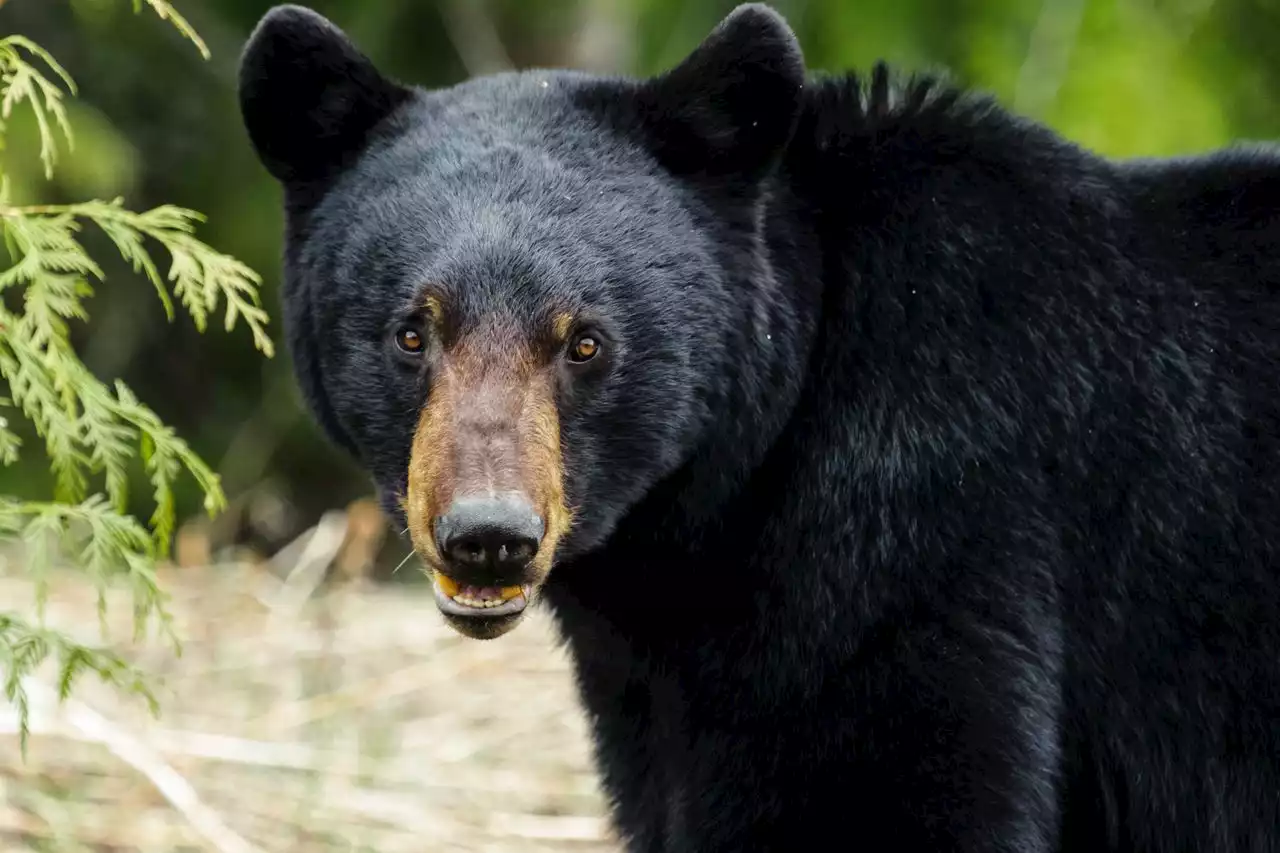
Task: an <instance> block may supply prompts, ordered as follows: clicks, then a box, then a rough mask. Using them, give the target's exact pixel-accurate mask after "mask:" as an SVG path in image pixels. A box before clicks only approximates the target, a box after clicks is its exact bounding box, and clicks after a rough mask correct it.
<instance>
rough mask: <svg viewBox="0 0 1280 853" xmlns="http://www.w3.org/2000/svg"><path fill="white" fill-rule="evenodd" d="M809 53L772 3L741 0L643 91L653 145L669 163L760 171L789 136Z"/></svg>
mask: <svg viewBox="0 0 1280 853" xmlns="http://www.w3.org/2000/svg"><path fill="white" fill-rule="evenodd" d="M804 78H805V70H804V55H803V54H802V53H801V51H800V43H799V42H798V41H797V40H796V37H795V34H794V33H793V32H792V31H791V28H790V27H789V26H787V23H786V21H784V20H783V19H782V16H781V15H779V14H778V13H777V12H775V11H773V10H772V9H770V8H769V7H768V6H765V5H763V4H759V3H749V4H746V5H742V6H739V7H737V8H736V9H734V10H733V12H731V13H730V14H729V16H728V17H726V18H725V19H724V20H723V21H721V22H720V24H719V26H717V27H716V28H715V29H714V30H713V31H712V32H711V34H710V35H709V36H707V38H706V39H705V40H704V41H703V42H702V44H700V45H699V46H698V47H697V48H696V49H695V50H694V51H693V53H691V54H690V55H689V56H688V57H686V58H685V59H684V61H683V62H681V63H680V64H679V65H677V66H676V67H675V68H673V69H671V70H670V71H668V72H666V73H665V74H662V75H660V76H658V77H656V78H654V79H651V80H648V81H646V82H645V83H644V84H643V85H642V86H641V87H640V91H639V92H638V99H639V103H638V106H639V108H640V110H641V117H642V121H643V122H644V124H645V125H646V127H647V128H648V131H649V137H650V140H651V145H652V146H653V148H654V150H655V151H656V153H657V154H658V156H659V159H661V160H662V161H663V162H664V163H665V164H666V165H667V167H668V168H670V169H672V170H673V171H676V172H679V173H701V174H706V175H712V176H727V175H732V174H740V175H743V176H744V177H748V178H758V177H759V176H760V175H761V174H762V173H763V172H764V171H765V170H767V169H768V168H769V167H770V166H771V165H772V163H773V161H774V159H775V157H776V156H777V155H778V154H779V153H780V152H781V150H782V148H783V147H784V146H785V145H786V144H787V141H788V140H789V139H790V136H791V132H792V129H793V127H794V124H795V120H796V117H797V116H798V115H799V112H800V106H801V102H802V101H801V99H802V97H803V89H804Z"/></svg>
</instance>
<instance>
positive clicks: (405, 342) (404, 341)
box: [396, 326, 427, 355]
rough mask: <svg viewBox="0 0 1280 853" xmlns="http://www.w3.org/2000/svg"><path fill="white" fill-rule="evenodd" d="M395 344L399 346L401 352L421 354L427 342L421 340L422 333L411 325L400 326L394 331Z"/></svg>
mask: <svg viewBox="0 0 1280 853" xmlns="http://www.w3.org/2000/svg"><path fill="white" fill-rule="evenodd" d="M396 346H398V347H400V351H401V352H406V353H408V354H409V355H421V354H422V351H423V350H424V349H426V347H427V342H426V341H425V340H423V338H422V333H421V332H419V331H418V330H417V329H415V328H413V327H411V326H401V327H400V330H399V331H397V332H396Z"/></svg>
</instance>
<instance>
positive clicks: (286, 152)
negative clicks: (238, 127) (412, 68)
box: [240, 5, 410, 184]
mask: <svg viewBox="0 0 1280 853" xmlns="http://www.w3.org/2000/svg"><path fill="white" fill-rule="evenodd" d="M409 95H410V92H409V90H408V89H407V88H405V87H403V86H401V85H399V84H398V83H395V82H392V81H391V80H388V79H387V78H385V77H383V76H382V74H380V73H379V72H378V70H377V69H376V68H374V66H373V63H372V62H370V61H369V59H368V57H366V56H365V55H364V54H362V53H361V52H360V51H359V50H357V49H356V47H355V45H353V44H352V43H351V41H350V40H349V39H348V38H347V36H346V34H344V33H343V32H342V31H341V30H339V29H338V28H337V27H336V26H334V25H333V24H332V23H330V22H329V21H328V20H327V19H325V18H324V17H322V16H321V15H318V14H316V13H315V12H312V11H311V10H310V9H304V8H302V7H301V6H292V5H286V6H276V7H275V8H273V9H271V10H270V11H269V12H267V14H266V15H264V16H263V18H262V20H261V21H259V22H258V26H257V27H256V28H255V29H254V31H253V34H252V35H250V36H249V41H248V43H247V44H246V45H245V49H244V53H243V55H242V56H241V58H240V114H241V116H242V117H243V119H244V125H245V129H246V130H248V132H249V138H250V140H251V141H252V143H253V147H254V149H255V150H256V151H257V153H258V157H259V159H260V160H262V164H263V165H264V166H266V168H267V171H269V172H270V173H271V174H272V175H274V176H275V177H276V178H277V179H278V180H280V181H281V182H283V183H286V184H288V183H296V182H305V181H312V180H317V179H322V178H326V177H330V176H331V175H332V174H334V173H335V172H337V171H338V170H340V169H341V168H342V166H343V165H344V164H345V162H346V160H347V158H349V157H350V156H351V155H353V154H356V153H358V152H359V150H360V149H361V147H362V146H363V144H364V142H365V141H366V138H367V136H368V134H369V131H370V130H372V129H373V127H374V125H376V124H377V123H378V122H379V121H381V120H382V119H383V118H385V117H386V116H387V115H388V114H390V113H391V112H392V111H393V110H394V109H395V108H396V107H398V106H399V105H400V104H401V103H403V102H404V101H405V99H407V98H408V97H409Z"/></svg>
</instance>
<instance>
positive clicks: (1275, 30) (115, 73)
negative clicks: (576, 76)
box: [0, 0, 1280, 574]
mask: <svg viewBox="0 0 1280 853" xmlns="http://www.w3.org/2000/svg"><path fill="white" fill-rule="evenodd" d="M270 5H272V4H271V3H270V2H268V0H175V6H177V7H178V8H179V9H180V11H181V12H182V13H184V14H185V15H186V16H187V17H188V18H189V19H190V21H191V22H192V24H193V25H194V26H195V28H196V29H197V30H198V31H199V32H200V33H201V34H202V35H203V37H204V38H205V39H206V41H207V42H208V44H209V46H210V48H211V49H212V52H213V59H212V61H209V62H204V61H202V60H201V59H200V57H199V55H198V54H197V53H196V51H195V50H194V49H193V48H192V47H191V45H190V44H189V43H187V42H185V41H183V40H182V39H181V38H180V37H179V36H178V34H177V33H175V32H174V31H173V29H172V28H171V27H169V26H167V25H165V24H163V23H161V22H158V21H157V20H155V18H154V16H152V15H150V14H144V15H141V16H135V15H134V14H133V6H132V3H131V2H130V0H7V2H4V0H0V30H2V31H3V32H5V33H21V34H23V35H26V36H28V37H30V38H32V39H34V40H35V41H36V42H38V43H40V44H41V45H43V46H44V47H46V48H47V49H49V50H50V51H51V52H52V53H53V54H54V56H56V57H57V58H58V59H59V60H60V61H61V62H62V63H63V64H64V65H65V66H66V68H67V69H68V71H69V72H70V73H71V74H72V76H73V77H74V78H75V79H76V81H77V82H78V83H79V86H80V93H79V97H78V98H76V99H73V100H72V101H71V103H70V112H71V119H72V124H73V127H74V129H75V131H76V135H77V145H76V148H75V150H74V152H72V153H70V154H69V155H67V156H65V157H64V159H63V164H62V167H61V169H60V171H59V173H58V175H57V177H56V179H55V180H54V181H53V182H52V183H48V182H45V181H44V179H43V176H42V175H41V173H40V170H39V168H38V163H37V161H36V157H35V151H36V145H35V144H34V143H35V135H34V130H33V128H32V127H31V126H30V124H31V123H30V121H29V115H28V113H27V111H25V110H23V111H20V114H19V115H18V116H16V117H15V123H14V126H13V128H12V130H11V133H10V138H9V145H8V150H7V151H6V152H5V153H4V155H3V156H4V161H5V162H4V171H5V173H6V174H8V175H9V176H10V179H11V181H12V184H13V186H12V192H13V194H14V196H15V197H16V198H17V199H18V200H21V201H44V202H59V201H74V200H81V199H86V198H111V197H115V196H123V197H124V198H125V200H126V203H127V204H128V205H129V206H130V207H132V208H134V209H141V208H145V207H149V206H152V205H155V204H160V203H165V202H172V203H176V204H180V205H183V206H187V207H192V208H195V209H197V210H200V211H202V212H204V213H205V214H207V215H208V217H209V222H208V224H207V226H206V227H205V228H204V229H203V230H202V232H201V236H202V237H203V238H204V239H205V240H206V241H207V242H209V243H210V244H212V245H213V246H215V247H217V248H219V249H221V250H222V251H225V252H229V253H231V254H233V255H235V256H237V257H239V258H240V259H241V260H243V261H245V262H246V263H248V264H249V265H250V266H252V267H254V268H255V269H257V270H258V271H259V272H261V273H262V275H263V277H264V280H265V285H264V298H265V301H266V304H267V306H268V308H269V309H270V310H271V312H272V317H273V326H274V332H275V336H276V338H277V340H279V337H280V324H279V313H280V312H279V309H278V302H277V300H278V289H277V285H278V282H279V255H280V234H281V213H280V205H279V201H280V197H279V191H278V189H277V188H276V186H275V185H274V184H273V183H272V182H271V181H270V179H269V178H268V176H267V175H266V173H265V172H264V171H263V170H262V168H261V167H260V166H259V165H258V163H257V161H256V160H255V159H254V156H253V154H252V152H251V151H250V148H249V145H248V142H247V140H246V138H245V135H244V132H243V130H242V128H241V125H240V120H239V114H238V111H237V108H236V102H235V71H236V63H237V59H238V55H239V51H240V49H241V46H242V45H243V42H244V39H245V37H246V35H247V34H248V32H249V31H250V29H251V28H252V27H253V25H254V23H255V22H256V21H257V19H258V18H259V17H260V16H261V15H262V14H263V13H264V12H265V11H266V10H267V9H268V8H269V7H270ZM309 5H311V6H312V7H313V8H315V9H316V10H317V11H320V12H322V13H323V14H325V15H327V16H329V17H330V18H331V19H332V20H334V21H335V22H336V23H337V24H338V25H339V26H341V27H343V28H344V29H345V30H347V32H348V33H349V34H350V35H351V36H352V37H353V38H354V39H355V40H356V41H357V42H358V43H359V44H360V46H361V47H362V48H363V49H364V50H365V51H366V52H367V53H368V54H369V55H371V56H372V57H373V58H374V60H375V61H376V62H378V63H379V64H380V65H381V66H382V67H383V68H384V70H386V71H387V72H388V73H390V74H391V75H393V76H396V77H398V78H400V79H402V80H405V81H409V82H414V83H418V84H422V85H425V86H432V87H436V86H448V85H450V84H453V83H456V82H458V81H461V80H463V79H465V78H466V77H468V76H470V75H474V74H482V73H488V72H492V71H500V70H503V69H505V68H510V67H528V66H533V65H541V66H571V67H579V68H590V69H595V70H601V71H621V72H627V73H640V74H644V73H651V72H656V71H658V70H661V69H663V68H666V67H668V66H669V65H671V64H672V63H674V62H676V61H678V60H679V59H680V58H681V57H682V56H683V55H684V54H685V53H686V52H687V51H688V50H690V49H691V48H692V47H693V46H694V45H695V44H696V43H697V42H698V41H699V40H700V39H701V38H702V37H703V36H705V34H706V33H707V32H708V31H709V29H710V28H711V27H712V26H714V24H715V23H716V22H717V20H719V18H720V17H721V16H723V15H724V14H725V13H727V12H728V11H729V10H730V9H731V8H732V7H733V5H735V4H734V2H732V0H724V2H720V0H312V2H310V4H309ZM774 5H775V7H776V8H778V9H779V10H780V11H781V12H782V13H783V14H784V15H786V16H787V18H788V19H789V21H790V22H791V24H792V25H793V27H794V28H795V29H796V31H797V33H798V35H799V36H800V39H801V42H802V44H803V46H804V49H805V52H806V54H807V57H808V62H809V65H810V66H811V67H812V68H815V69H823V70H829V71H835V70H841V69H845V68H857V69H865V68H866V67H868V66H869V65H870V63H872V62H873V61H875V60H876V59H880V58H884V59H887V60H889V61H891V62H893V63H895V64H897V65H899V66H901V67H904V68H910V69H937V68H944V69H946V70H948V71H949V72H951V73H952V74H953V75H954V76H955V77H956V78H957V79H958V81H959V82H962V83H964V84H966V85H969V86H974V87H979V88H982V89H986V90H988V91H991V92H993V93H994V94H995V95H997V96H998V97H999V98H1000V99H1001V100H1002V101H1003V102H1004V103H1005V104H1006V105H1008V106H1010V107H1012V108H1013V109H1015V110H1017V111H1019V112H1022V113H1024V114H1027V115H1030V116H1032V117H1034V118H1037V119H1040V120H1042V121H1045V122H1047V123H1048V124H1050V125H1051V126H1053V127H1054V128H1056V129H1058V130H1059V131H1061V132H1062V133H1063V134H1065V135H1066V136H1068V137H1069V138H1071V139H1073V140H1076V141H1077V142H1080V143H1082V144H1084V145H1086V146H1088V147H1090V148H1093V149H1095V150H1097V151H1099V152H1102V153H1105V154H1109V155H1114V156H1132V155H1163V154H1177V153H1185V152H1196V151H1202V150H1205V149H1208V148H1211V147H1214V146H1218V145H1222V144H1225V143H1228V142H1231V141H1234V140H1239V139H1267V138H1273V137H1276V136H1280V99H1277V98H1276V96H1275V93H1276V92H1277V91H1280V86H1278V85H1277V84H1280V50H1278V49H1277V47H1276V46H1277V44H1280V0H776V2H775V3H774ZM88 240H89V246H90V249H91V251H92V252H93V254H94V255H95V257H97V258H99V259H102V260H104V261H109V260H110V259H111V255H112V252H111V250H110V249H109V248H108V247H107V246H105V245H103V244H102V243H101V241H97V238H96V235H91V236H90V237H89V238H88ZM106 268H107V273H108V275H107V279H106V282H105V283H104V284H103V285H102V286H101V287H100V288H99V289H98V295H97V297H96V298H95V299H94V300H93V301H92V303H91V310H92V318H91V322H90V324H89V325H88V326H87V327H86V328H85V329H82V330H80V333H79V335H78V346H79V348H80V351H81V352H82V354H83V355H84V357H85V359H86V361H87V362H88V363H89V365H90V366H91V368H92V369H93V370H94V371H95V372H97V373H98V375H100V376H102V377H104V378H111V377H116V376H119V377H123V378H124V379H125V380H126V381H127V382H128V383H129V384H130V385H131V386H132V387H133V388H134V389H135V390H136V391H137V392H138V393H139V394H140V396H141V397H142V399H143V400H145V401H146V402H147V403H149V404H150V405H151V406H152V407H153V408H154V409H155V410H156V411H157V412H158V413H159V414H160V415H161V417H163V418H164V419H166V421H167V422H169V423H170V424H172V425H173V426H175V427H177V429H178V430H179V432H180V433H181V434H182V435H184V436H185V437H186V438H187V439H188V440H189V441H190V442H191V443H192V444H193V446H194V447H195V448H196V449H197V451H198V452H200V453H201V454H202V455H203V456H204V457H205V459H206V460H208V461H209V462H210V463H211V464H213V465H214V466H215V468H217V469H218V470H219V471H220V472H221V474H222V475H223V477H224V484H225V487H226V489H227V492H228V494H229V495H230V496H231V497H232V498H233V499H235V500H234V502H233V512H232V513H230V514H229V515H228V516H227V517H226V520H224V522H223V524H224V528H223V530H222V533H221V534H220V536H221V537H222V541H220V542H219V544H222V545H227V544H234V543H237V542H247V543H249V544H251V545H254V546H256V547H258V548H260V549H261V550H263V551H269V550H271V549H273V548H274V547H278V546H279V545H280V544H281V543H282V542H283V541H285V540H287V539H288V538H291V537H292V536H294V535H296V533H298V532H299V531H301V530H303V529H305V528H306V527H308V526H309V525H311V524H313V523H314V521H315V519H316V518H317V517H318V516H319V514H320V513H322V512H323V511H325V510H326V509H328V508H331V507H334V506H338V505H341V504H344V503H346V502H348V501H350V500H352V499H353V498H356V497H358V496H361V495H364V494H367V493H369V492H370V491H371V490H370V488H369V485H368V482H367V480H366V479H365V477H364V476H363V475H362V474H361V473H360V472H359V471H358V470H356V469H355V468H354V467H353V466H352V465H351V463H349V462H348V461H347V460H346V459H345V458H344V457H343V456H342V455H340V454H338V453H336V452H335V451H334V450H333V449H332V448H330V447H329V446H328V444H327V443H326V442H325V441H324V439H323V438H322V437H321V436H320V434H319V433H318V431H317V430H316V429H315V428H314V427H313V426H312V424H311V422H310V420H309V418H308V417H307V416H306V415H305V414H304V413H303V411H302V409H301V407H300V401H299V398H298V396H297V393H296V390H295V387H294V384H293V380H292V376H291V375H290V373H289V363H288V355H287V353H285V352H284V350H283V347H281V348H280V354H279V355H278V356H277V357H276V358H275V359H273V360H269V361H264V360H263V359H261V357H260V356H259V355H258V354H257V353H256V352H255V351H254V350H253V348H252V346H251V345H250V340H249V337H248V334H247V332H246V331H244V330H243V329H239V330H237V331H236V332H234V333H233V334H231V335H226V334H224V333H222V332H221V330H220V328H218V327H215V328H214V329H213V330H212V331H211V332H210V333H209V334H206V335H203V336H201V335H199V334H197V333H196V332H195V330H194V329H193V328H192V326H191V323H190V321H189V320H186V319H185V318H180V319H179V320H178V321H176V322H175V323H173V324H168V323H166V322H165V318H164V314H163V312H162V309H161V307H160V305H159V303H158V302H157V300H156V299H155V296H154V294H153V292H152V289H151V287H150V286H149V285H147V284H146V283H145V282H144V281H142V280H140V279H138V278H137V277H136V276H133V275H132V274H131V273H130V272H129V271H128V269H127V268H125V267H124V266H123V265H121V264H119V263H114V264H110V263H108V264H106ZM38 447H39V445H38V443H37V442H31V443H29V444H28V448H29V450H28V452H27V454H26V456H25V458H24V460H23V461H22V462H21V463H20V464H19V465H18V466H16V467H14V468H11V469H8V470H6V471H4V472H2V473H0V490H4V491H8V492H17V493H21V494H32V495H35V494H44V493H46V491H47V488H48V482H49V481H48V476H47V472H46V467H45V462H44V460H43V458H42V457H41V455H40V453H39V452H38ZM188 485H189V484H188ZM139 491H140V492H142V493H143V494H144V495H145V490H139ZM183 500H184V503H183V504H182V505H181V508H182V510H183V511H184V514H186V515H189V516H190V515H194V514H195V513H197V512H198V506H199V505H198V502H197V495H196V494H195V493H194V490H193V489H188V490H187V491H186V492H185V493H184V495H183ZM139 509H140V510H142V511H144V512H146V511H147V508H146V507H139ZM389 547H390V551H391V552H394V553H391V554H389V555H388V559H389V560H390V561H394V560H395V559H396V558H397V557H398V556H399V555H400V554H403V553H404V548H403V546H402V545H397V544H395V543H393V544H392V545H391V546H389ZM405 574H411V573H405Z"/></svg>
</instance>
